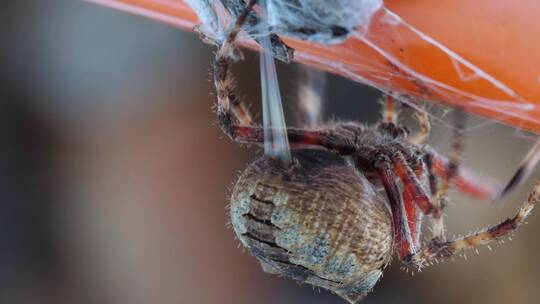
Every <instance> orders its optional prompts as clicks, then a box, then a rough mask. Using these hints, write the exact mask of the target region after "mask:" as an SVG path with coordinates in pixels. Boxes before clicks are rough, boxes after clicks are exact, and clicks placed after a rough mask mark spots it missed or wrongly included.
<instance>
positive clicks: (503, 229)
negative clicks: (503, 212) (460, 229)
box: [402, 180, 540, 270]
mask: <svg viewBox="0 0 540 304" xmlns="http://www.w3.org/2000/svg"><path fill="white" fill-rule="evenodd" d="M539 202H540V180H538V181H536V184H535V186H534V188H533V191H532V192H531V194H530V195H529V197H528V199H527V200H526V201H525V202H524V203H523V204H522V205H521V206H520V208H519V210H518V212H517V213H516V215H514V216H513V217H511V218H508V219H506V220H505V221H503V222H501V223H500V224H498V225H495V226H492V227H490V228H487V229H484V230H482V231H480V232H477V233H473V234H470V235H467V236H465V237H461V238H456V239H453V240H450V241H440V240H438V239H433V240H432V241H431V242H430V243H428V245H427V246H425V247H424V248H421V249H420V250H419V251H418V252H416V253H414V254H411V255H409V256H406V257H405V258H404V259H403V260H402V261H403V263H404V264H405V265H407V266H409V267H412V268H414V269H417V270H421V269H422V268H424V267H427V266H428V265H430V264H432V263H434V262H439V261H442V260H444V259H447V258H449V257H451V256H453V255H455V254H456V253H460V252H462V251H463V250H465V249H469V248H474V247H476V246H479V245H488V244H489V243H492V242H494V241H497V240H500V239H501V238H502V237H504V236H507V235H509V234H511V233H512V232H514V231H515V230H516V229H517V228H518V227H519V226H520V225H521V224H523V223H524V222H525V219H526V218H527V217H528V216H529V215H530V214H531V211H532V209H533V208H534V206H535V205H536V204H538V203H539Z"/></svg>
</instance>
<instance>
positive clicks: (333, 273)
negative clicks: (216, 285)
mask: <svg viewBox="0 0 540 304" xmlns="http://www.w3.org/2000/svg"><path fill="white" fill-rule="evenodd" d="M293 157H294V158H295V159H296V160H297V163H295V164H294V165H293V166H292V167H289V168H284V167H283V166H282V165H281V164H280V163H278V162H277V161H274V160H271V159H268V158H259V159H257V160H256V161H255V162H254V163H252V164H251V165H250V166H249V167H248V168H247V169H246V170H245V171H244V172H243V174H242V175H241V176H240V179H239V180H238V182H237V183H236V185H235V187H234V190H233V193H232V197H231V220H232V223H233V227H234V230H235V232H236V234H237V236H238V237H239V239H240V240H241V242H242V243H243V244H244V245H245V246H246V247H247V248H248V249H249V250H250V252H251V253H252V254H253V255H254V256H255V257H257V259H258V260H259V261H260V263H261V265H262V267H263V269H264V270H265V271H266V272H270V273H276V274H281V275H286V276H289V277H291V278H293V279H295V280H297V281H300V282H307V283H310V284H313V285H316V286H320V287H323V288H326V289H329V290H331V291H333V292H335V293H337V294H339V295H340V296H342V297H344V298H345V299H347V300H349V301H350V302H351V303H356V302H357V301H359V300H360V299H361V298H363V297H364V296H365V295H366V294H367V293H368V292H369V291H370V290H371V288H372V287H373V285H375V283H376V282H377V280H378V279H379V277H380V275H381V273H382V269H383V268H384V266H385V265H386V264H387V263H388V262H389V260H390V258H391V254H392V246H393V243H392V242H393V241H392V222H391V213H390V210H389V208H388V207H387V205H386V203H385V202H384V200H383V199H382V198H381V197H380V196H379V195H378V194H377V193H376V192H375V190H374V189H373V186H372V185H371V184H370V183H369V182H368V181H367V180H366V178H365V177H364V176H363V175H361V174H360V173H358V171H357V170H356V169H355V168H354V167H353V166H351V165H350V164H349V163H348V162H347V161H346V160H345V159H344V158H343V157H341V156H338V155H336V154H334V153H331V152H328V151H323V150H300V151H295V152H294V153H293Z"/></svg>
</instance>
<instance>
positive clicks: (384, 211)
mask: <svg viewBox="0 0 540 304" xmlns="http://www.w3.org/2000/svg"><path fill="white" fill-rule="evenodd" d="M250 4H251V6H252V5H253V4H254V3H253V2H252V1H250ZM250 9H251V7H250V6H247V7H246V9H245V10H244V11H243V12H242V13H241V14H239V17H238V20H237V22H236V24H235V26H234V27H233V29H232V30H231V32H230V34H229V35H228V37H227V39H226V40H225V41H224V43H223V44H222V45H221V47H220V49H219V50H218V52H217V54H216V60H215V62H214V82H215V85H216V89H217V96H218V103H217V114H218V120H219V125H220V127H221V128H222V130H223V131H224V132H225V134H227V135H228V136H229V137H230V138H231V139H232V140H233V141H235V142H238V143H247V144H255V145H263V144H264V142H265V138H264V131H265V129H264V128H263V127H261V126H257V125H255V124H254V123H253V121H252V119H251V116H250V115H249V113H248V111H247V109H246V108H245V107H244V105H243V104H242V103H241V102H240V101H239V100H238V99H237V98H236V95H235V94H234V91H233V89H232V85H231V84H232V80H231V75H230V71H229V65H230V64H231V63H232V62H233V61H234V58H232V55H233V54H235V52H234V51H233V50H234V46H233V42H234V40H235V37H236V34H237V33H238V31H239V30H240V26H241V24H242V22H243V21H244V20H245V18H246V16H248V13H249V12H250ZM393 105H394V103H393V99H392V98H388V99H387V106H386V112H385V113H386V115H385V118H384V120H383V121H382V122H381V123H379V124H377V125H375V126H371V127H367V126H363V125H361V124H359V123H354V122H352V123H336V124H332V125H326V126H320V127H318V128H310V129H302V128H287V129H284V130H283V131H284V132H285V133H286V137H287V138H288V141H289V143H290V147H291V149H292V161H291V162H290V163H289V162H287V163H283V162H281V161H279V160H277V159H272V158H271V157H268V156H263V157H260V158H259V159H257V160H255V162H253V163H252V164H251V165H250V166H248V168H247V169H246V170H245V171H244V173H243V174H242V175H241V176H240V178H239V180H238V182H237V183H236V186H235V187H234V190H233V193H232V196H231V213H230V215H231V221H232V223H233V227H234V230H235V232H236V234H237V236H238V237H239V239H240V240H241V242H242V243H243V244H244V245H245V246H246V247H247V248H248V249H249V250H250V252H251V253H252V254H253V255H254V256H256V257H257V259H258V260H259V261H260V263H261V265H262V266H263V269H264V270H265V271H267V272H271V273H277V274H281V275H286V276H288V277H291V278H293V279H295V280H297V281H300V282H307V283H310V284H313V285H316V286H320V287H323V288H327V289H329V290H331V291H333V292H335V293H336V294H339V295H340V296H342V297H343V298H345V299H346V300H348V301H349V302H351V303H357V302H358V301H359V300H360V299H362V298H363V297H364V296H365V295H366V294H367V293H368V292H369V291H370V290H371V289H372V287H373V286H374V285H375V283H376V282H377V280H378V278H379V277H380V275H381V274H382V270H383V268H384V267H385V266H386V265H387V264H388V263H389V261H390V259H391V258H392V256H394V255H396V256H397V257H398V258H399V260H401V261H402V263H403V264H404V265H405V266H407V267H409V268H412V269H414V270H418V269H421V268H423V267H426V266H427V265H430V264H432V263H433V262H437V261H442V260H444V259H446V258H448V257H451V256H452V255H454V254H456V253H459V252H461V251H463V250H464V249H467V248H472V247H474V246H477V245H483V244H487V243H489V242H492V241H495V240H497V239H499V238H501V237H503V236H505V235H508V234H509V233H511V232H513V231H514V230H515V229H516V228H517V227H518V226H519V225H520V224H521V223H523V221H524V220H525V218H526V217H527V216H528V215H529V214H530V212H531V210H532V208H533V206H534V204H536V203H537V202H538V201H539V199H540V183H537V184H536V186H535V188H534V190H533V192H532V193H531V194H530V196H529V198H528V200H527V201H525V202H524V203H523V204H522V205H521V207H520V209H519V211H518V213H517V214H516V215H515V216H514V217H512V218H509V219H507V220H506V221H503V222H502V223H500V224H498V225H495V226H493V227H491V228H489V229H485V230H482V231H480V232H477V233H473V234H470V235H467V236H464V237H460V238H456V239H452V240H446V237H445V231H444V225H443V221H442V210H443V207H444V205H445V204H444V203H445V200H446V196H447V192H448V189H449V188H450V186H451V185H452V184H455V186H456V188H457V189H458V190H460V191H462V192H464V193H466V194H469V195H470V196H474V197H480V198H483V199H492V198H493V197H494V195H495V192H494V191H490V190H489V189H486V188H483V187H482V186H481V185H480V184H479V183H477V182H475V180H474V179H472V178H471V177H470V176H468V175H467V174H466V173H465V172H464V171H463V170H459V168H458V165H459V160H460V152H461V150H462V136H461V133H460V131H459V130H460V129H461V128H462V127H463V126H462V124H463V119H462V118H463V117H462V115H461V114H460V113H461V112H459V111H456V125H455V128H454V129H455V130H454V141H453V144H452V147H453V150H454V153H453V155H452V156H451V157H450V158H449V159H447V158H445V157H443V156H441V155H439V154H438V153H436V152H435V151H434V150H433V149H431V148H429V147H428V146H427V145H424V144H422V142H423V141H424V140H425V138H426V137H427V135H428V134H429V129H430V127H429V120H428V118H427V116H426V114H425V112H423V114H419V116H418V118H419V121H420V127H421V128H420V132H418V133H415V134H412V135H411V134H409V133H410V132H409V131H408V130H407V129H406V128H404V127H402V126H400V125H398V124H397V123H396V115H395V113H394V111H393ZM527 166H529V167H530V164H527ZM524 171H526V170H518V173H516V175H515V176H514V178H513V179H512V181H511V182H510V183H509V185H508V186H507V187H506V188H504V189H503V190H502V191H501V193H499V195H504V194H505V193H507V192H508V191H509V189H510V188H513V187H515V185H516V184H517V183H518V181H520V180H522V179H523V177H524V174H523V172H524ZM379 185H380V186H382V188H383V191H382V193H379V192H378V191H377V189H378V187H379ZM385 196H386V198H385ZM424 216H425V217H429V218H431V222H432V238H431V241H430V242H428V243H427V245H422V244H421V243H420V230H421V229H420V228H421V223H422V218H423V217H424Z"/></svg>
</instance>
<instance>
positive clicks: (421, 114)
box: [409, 107, 431, 145]
mask: <svg viewBox="0 0 540 304" xmlns="http://www.w3.org/2000/svg"><path fill="white" fill-rule="evenodd" d="M416 118H417V119H418V123H419V124H420V132H418V133H416V134H415V135H414V136H413V137H411V138H410V139H409V141H410V142H411V143H413V144H416V145H419V144H421V143H423V142H424V141H425V140H426V139H427V138H428V137H429V134H430V133H431V123H430V122H429V117H428V114H427V111H426V110H425V109H424V108H423V107H421V108H420V109H419V110H417V111H416Z"/></svg>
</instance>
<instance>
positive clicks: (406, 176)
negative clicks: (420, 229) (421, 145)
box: [392, 151, 433, 214]
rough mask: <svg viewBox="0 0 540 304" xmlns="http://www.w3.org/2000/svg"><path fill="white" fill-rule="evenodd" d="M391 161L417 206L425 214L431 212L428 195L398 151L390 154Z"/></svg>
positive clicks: (431, 207)
mask: <svg viewBox="0 0 540 304" xmlns="http://www.w3.org/2000/svg"><path fill="white" fill-rule="evenodd" d="M392 163H393V164H394V169H395V170H396V173H397V174H398V176H399V178H400V179H401V181H402V182H403V186H404V188H405V190H407V191H408V192H409V194H410V195H411V196H412V197H413V199H414V201H415V203H416V204H417V205H418V207H419V208H420V209H421V210H422V212H423V213H425V214H428V213H431V212H432V211H433V203H432V202H431V199H430V196H429V195H428V193H426V191H425V190H424V187H423V186H422V184H421V182H420V180H419V179H418V176H417V174H416V173H415V172H414V171H413V169H412V168H411V167H410V165H409V164H408V163H407V161H406V160H405V157H404V156H403V154H402V153H401V152H399V151H397V152H395V153H394V155H393V156H392Z"/></svg>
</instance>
